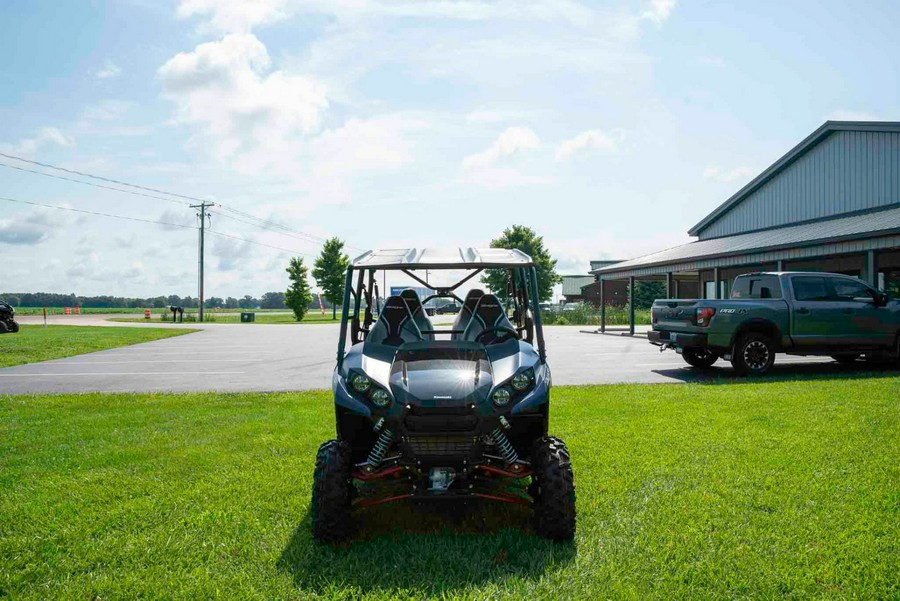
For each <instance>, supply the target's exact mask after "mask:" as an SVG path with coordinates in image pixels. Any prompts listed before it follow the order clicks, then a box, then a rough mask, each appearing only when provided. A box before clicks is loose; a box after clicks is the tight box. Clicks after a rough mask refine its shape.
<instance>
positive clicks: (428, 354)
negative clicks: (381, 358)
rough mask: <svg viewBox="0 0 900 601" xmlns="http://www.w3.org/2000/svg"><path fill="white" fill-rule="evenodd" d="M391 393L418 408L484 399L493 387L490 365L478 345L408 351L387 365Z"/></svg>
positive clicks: (482, 348)
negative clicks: (388, 366) (389, 368)
mask: <svg viewBox="0 0 900 601" xmlns="http://www.w3.org/2000/svg"><path fill="white" fill-rule="evenodd" d="M390 385H391V392H392V393H393V394H394V398H395V399H396V400H397V401H398V402H400V403H405V404H410V405H415V406H421V407H442V406H446V407H454V406H460V405H465V404H468V403H478V402H480V401H482V400H484V399H486V398H487V396H488V394H489V393H490V390H491V387H492V385H493V373H492V370H491V362H490V361H489V360H488V357H487V355H486V353H485V351H484V347H482V346H481V345H477V346H473V347H467V346H463V347H460V345H459V344H458V343H454V344H451V345H448V346H447V347H443V346H435V343H434V342H431V343H430V344H429V348H415V347H413V348H408V349H406V348H405V349H403V350H401V351H398V352H397V355H396V356H395V357H394V362H393V364H392V365H391V375H390Z"/></svg>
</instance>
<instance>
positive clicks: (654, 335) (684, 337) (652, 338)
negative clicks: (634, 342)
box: [647, 330, 709, 349]
mask: <svg viewBox="0 0 900 601" xmlns="http://www.w3.org/2000/svg"><path fill="white" fill-rule="evenodd" d="M647 340H648V341H649V342H650V344H655V345H656V346H661V347H665V348H676V349H684V348H706V347H707V346H709V341H708V340H707V335H706V334H693V333H692V334H689V333H686V332H669V331H667V330H652V331H650V332H648V333H647Z"/></svg>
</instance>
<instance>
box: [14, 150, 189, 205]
mask: <svg viewBox="0 0 900 601" xmlns="http://www.w3.org/2000/svg"><path fill="white" fill-rule="evenodd" d="M0 154H2V153H0ZM0 167H6V168H8V169H15V170H16V171H24V172H26V173H34V174H36V175H43V176H44V177H52V178H53V179H61V180H65V181H67V182H74V183H76V184H84V185H85V186H93V187H95V188H103V189H104V190H112V191H114V192H121V193H123V194H132V195H134V196H143V197H144V198H155V199H156V200H165V201H166V202H174V203H176V204H180V205H185V206H190V205H188V203H186V202H182V201H180V200H175V199H174V198H165V197H164V196H153V195H152V194H144V193H143V192H133V191H131V190H123V189H121V188H113V187H112V186H104V185H103V184H95V183H92V182H85V181H81V180H80V179H72V178H71V177H65V176H64V175H53V174H52V173H44V172H43V171H35V170H34V169H25V168H24V167H16V166H15V165H10V164H8V163H3V162H0Z"/></svg>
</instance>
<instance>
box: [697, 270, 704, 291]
mask: <svg viewBox="0 0 900 601" xmlns="http://www.w3.org/2000/svg"><path fill="white" fill-rule="evenodd" d="M697 298H706V290H704V289H703V272H702V271H700V270H699V269H698V270H697Z"/></svg>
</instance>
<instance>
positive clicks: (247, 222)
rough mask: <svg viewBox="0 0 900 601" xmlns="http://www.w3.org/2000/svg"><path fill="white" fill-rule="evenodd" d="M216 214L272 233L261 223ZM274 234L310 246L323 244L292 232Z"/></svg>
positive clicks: (217, 212)
mask: <svg viewBox="0 0 900 601" xmlns="http://www.w3.org/2000/svg"><path fill="white" fill-rule="evenodd" d="M215 214H216V215H217V216H218V217H224V218H225V219H231V220H233V221H237V222H239V223H244V224H246V225H252V226H256V227H259V228H262V229H265V230H267V231H272V230H271V229H270V228H268V227H265V226H263V225H261V224H259V223H254V222H252V221H248V220H246V219H242V218H240V217H235V216H234V215H228V214H226V213H222V212H220V211H216V213H215ZM272 233H273V234H278V235H280V236H288V237H289V238H296V239H297V240H302V241H303V242H309V243H310V244H321V242H319V241H318V240H316V239H311V238H307V237H304V236H302V235H295V234H294V233H292V232H279V231H272Z"/></svg>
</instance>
